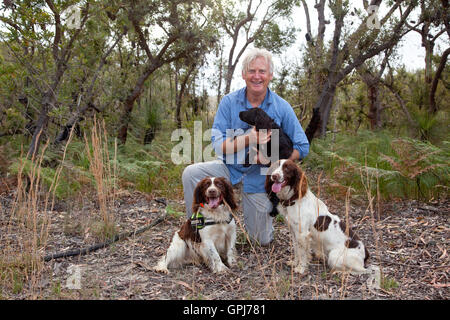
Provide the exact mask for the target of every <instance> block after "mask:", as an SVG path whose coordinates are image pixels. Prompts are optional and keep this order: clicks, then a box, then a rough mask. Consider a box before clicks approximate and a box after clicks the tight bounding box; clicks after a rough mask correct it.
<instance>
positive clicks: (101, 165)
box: [84, 117, 117, 239]
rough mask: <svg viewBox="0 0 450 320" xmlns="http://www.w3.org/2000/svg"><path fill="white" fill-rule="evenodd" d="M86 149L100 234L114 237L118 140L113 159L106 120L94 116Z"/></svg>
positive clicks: (86, 140)
mask: <svg viewBox="0 0 450 320" xmlns="http://www.w3.org/2000/svg"><path fill="white" fill-rule="evenodd" d="M84 140H85V151H86V155H87V158H88V160H89V170H90V173H91V174H92V176H93V178H94V181H95V186H96V192H97V200H98V205H99V208H100V221H101V222H102V225H101V227H100V229H101V230H98V231H99V232H100V236H101V237H102V238H104V239H109V238H112V237H114V235H115V234H116V232H117V230H116V225H115V217H114V201H115V198H116V176H117V166H116V163H117V158H116V155H117V140H115V141H114V158H113V159H112V160H111V159H110V155H109V151H108V133H107V131H106V127H105V122H104V121H103V122H102V123H100V122H98V121H97V120H96V119H95V117H94V125H93V127H92V131H91V135H90V140H89V139H88V138H87V137H86V135H85V136H84Z"/></svg>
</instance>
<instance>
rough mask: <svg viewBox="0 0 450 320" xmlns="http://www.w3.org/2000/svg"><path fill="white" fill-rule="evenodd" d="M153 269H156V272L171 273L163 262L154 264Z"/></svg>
mask: <svg viewBox="0 0 450 320" xmlns="http://www.w3.org/2000/svg"><path fill="white" fill-rule="evenodd" d="M153 270H155V271H156V272H161V273H165V274H168V273H169V269H167V267H166V266H165V265H163V264H161V263H159V264H157V265H156V266H154V267H153Z"/></svg>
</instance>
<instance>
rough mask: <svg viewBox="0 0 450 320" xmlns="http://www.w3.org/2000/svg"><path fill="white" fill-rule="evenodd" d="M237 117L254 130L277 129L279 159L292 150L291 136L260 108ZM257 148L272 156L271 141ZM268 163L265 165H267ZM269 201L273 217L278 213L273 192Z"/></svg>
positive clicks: (247, 161) (276, 201)
mask: <svg viewBox="0 0 450 320" xmlns="http://www.w3.org/2000/svg"><path fill="white" fill-rule="evenodd" d="M239 118H240V119H241V120H242V121H244V122H245V123H248V124H249V125H251V126H255V129H256V130H258V131H259V130H273V129H276V130H278V138H279V141H278V152H279V154H278V156H279V159H288V158H289V157H290V156H291V154H292V152H293V151H294V144H293V143H292V140H291V138H289V136H288V135H287V134H286V133H285V132H284V131H283V129H282V128H281V127H280V126H279V125H278V124H277V123H276V122H275V121H274V120H273V119H272V118H271V117H270V116H269V115H268V114H267V113H266V112H265V111H264V110H263V109H261V108H251V109H250V110H246V111H241V112H239ZM257 148H258V149H260V150H265V154H266V155H267V156H268V157H269V158H270V157H272V141H271V140H269V142H268V143H267V144H266V145H258V146H257ZM279 159H270V160H271V161H277V160H279ZM269 165H270V163H269V164H268V165H267V166H269ZM248 166H250V152H249V153H247V155H246V157H245V164H244V167H248ZM269 199H270V202H271V203H272V211H271V212H270V213H269V214H270V216H272V217H275V216H276V215H277V214H278V211H277V206H278V202H279V200H278V198H277V197H276V195H274V194H270V195H269Z"/></svg>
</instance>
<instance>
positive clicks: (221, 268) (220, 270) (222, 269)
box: [213, 263, 230, 273]
mask: <svg viewBox="0 0 450 320" xmlns="http://www.w3.org/2000/svg"><path fill="white" fill-rule="evenodd" d="M229 270H230V269H229V268H228V267H227V266H226V265H224V264H223V263H222V264H221V265H218V266H217V267H216V268H215V269H214V270H213V272H214V273H224V272H227V271H229Z"/></svg>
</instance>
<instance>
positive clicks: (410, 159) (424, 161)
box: [305, 131, 450, 200]
mask: <svg viewBox="0 0 450 320" xmlns="http://www.w3.org/2000/svg"><path fill="white" fill-rule="evenodd" d="M449 158H450V154H449V142H448V141H444V142H443V143H442V147H441V148H440V147H437V146H435V145H433V144H431V143H429V142H423V141H419V140H415V139H410V138H394V137H392V136H391V135H390V134H389V133H388V132H386V131H384V132H377V133H374V132H371V131H362V132H361V133H360V134H358V135H353V136H351V135H343V134H341V135H337V136H336V139H335V142H334V143H332V141H331V139H330V138H326V139H323V140H320V139H317V140H314V144H313V146H312V147H311V151H310V154H309V155H308V157H307V158H306V159H305V161H306V164H307V165H308V166H310V167H312V168H322V169H324V170H326V171H327V173H328V174H329V175H330V177H332V178H333V179H334V180H337V181H339V184H341V185H344V186H347V187H352V188H354V189H355V190H357V191H358V192H361V193H362V194H364V193H365V192H364V191H365V189H364V185H363V184H362V182H361V181H360V175H361V172H364V173H366V175H367V176H368V177H369V179H371V183H370V185H371V187H372V188H374V190H372V191H373V192H376V190H375V188H376V187H377V183H378V190H379V192H380V193H381V196H382V197H383V198H395V197H400V198H416V199H417V198H423V199H424V200H429V199H431V198H433V197H439V196H441V195H444V196H446V194H447V193H446V192H447V191H448V185H449V178H448V177H449V173H450V172H449Z"/></svg>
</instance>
